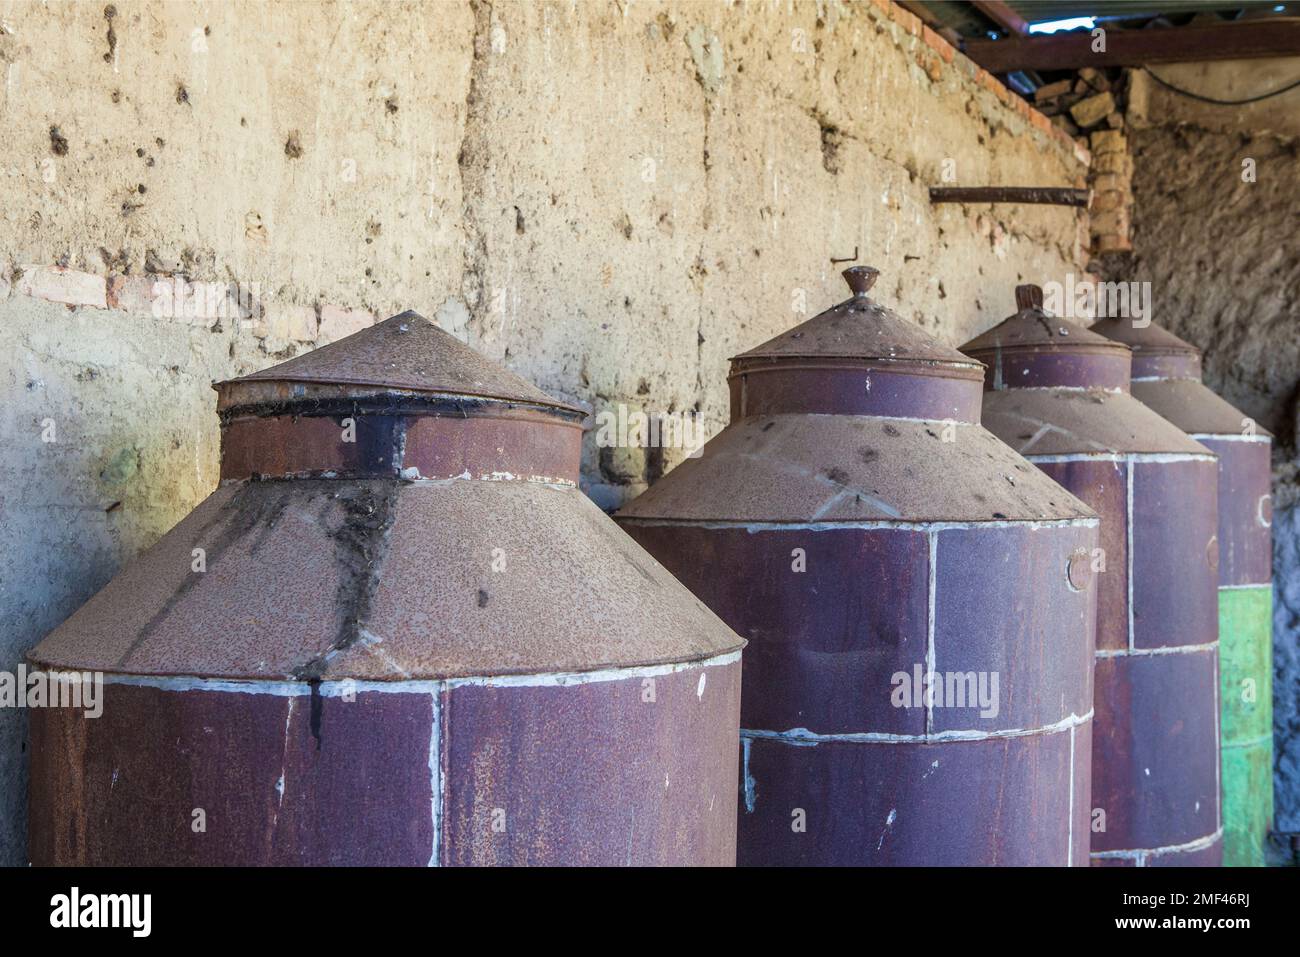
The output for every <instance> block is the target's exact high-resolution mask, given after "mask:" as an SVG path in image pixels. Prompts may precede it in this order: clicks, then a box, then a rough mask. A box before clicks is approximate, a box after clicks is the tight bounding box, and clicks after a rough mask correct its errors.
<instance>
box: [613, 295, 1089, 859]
mask: <svg viewBox="0 0 1300 957" xmlns="http://www.w3.org/2000/svg"><path fill="white" fill-rule="evenodd" d="M847 278H848V279H849V281H850V286H851V288H853V289H854V292H855V296H854V298H853V299H851V300H849V301H848V302H846V303H842V304H840V305H839V306H837V307H835V308H834V309H832V310H829V311H828V313H824V314H822V315H821V316H818V317H815V318H813V319H811V320H809V321H808V322H807V323H806V324H805V325H804V326H800V327H797V328H796V329H794V330H791V331H790V332H788V333H786V334H784V335H783V336H781V337H778V340H776V341H775V344H774V345H765V346H760V347H758V348H757V349H754V350H751V351H750V352H747V353H745V354H744V355H742V356H739V357H737V358H736V359H735V360H733V366H732V373H731V381H732V386H733V393H732V394H733V406H732V410H733V421H732V424H731V425H730V426H729V427H728V428H727V429H725V430H724V431H723V432H722V433H721V434H720V435H718V436H717V437H715V438H714V439H713V440H711V441H710V442H709V443H708V444H707V445H706V446H705V447H704V449H703V452H702V454H701V456H700V457H699V458H695V459H688V460H687V461H686V462H684V463H682V464H681V465H680V466H678V467H677V468H676V469H674V470H673V471H672V472H671V473H669V474H668V475H667V476H665V477H664V478H663V479H661V480H660V481H659V482H657V483H656V484H655V485H654V486H653V487H652V488H651V489H650V490H649V491H647V492H646V493H645V494H644V495H642V496H641V497H640V498H638V499H636V500H635V501H633V502H632V503H630V504H629V505H628V506H627V507H626V508H624V510H623V511H622V512H620V514H619V516H618V518H619V521H620V523H621V524H622V525H623V527H624V528H625V529H627V530H628V531H629V532H630V533H631V534H632V535H633V536H634V537H636V539H637V540H638V541H639V542H640V543H642V544H643V545H644V546H645V547H646V548H647V549H648V550H649V551H650V552H651V553H652V554H654V555H655V556H656V557H658V558H659V559H660V561H662V562H663V563H664V565H665V567H666V568H667V569H668V570H669V571H671V572H673V573H674V574H675V575H676V576H677V577H678V578H679V579H680V580H681V581H683V582H684V583H685V584H687V585H688V586H689V587H690V588H691V590H692V591H694V592H695V593H696V595H697V596H699V597H700V598H701V599H703V601H704V602H705V603H706V604H707V605H709V607H711V608H712V609H714V610H715V611H716V612H717V613H718V614H719V615H720V616H721V617H722V619H723V620H724V621H726V622H728V623H729V624H730V625H731V626H732V627H733V628H735V629H736V631H737V632H739V633H740V634H741V635H743V636H745V637H746V638H747V639H748V640H749V642H750V643H749V645H748V647H747V649H746V651H745V660H744V665H743V686H744V693H743V696H742V702H741V708H742V722H741V723H742V726H743V730H742V732H741V753H742V773H741V777H742V780H741V794H742V807H741V811H740V825H739V850H738V858H739V860H740V862H741V863H746V864H795V863H806V864H867V863H880V864H941V863H961V864H995V863H1022V864H1054V865H1065V864H1070V863H1076V864H1082V863H1085V862H1086V860H1087V810H1088V807H1089V802H1088V797H1087V795H1088V790H1089V780H1090V777H1089V763H1088V761H1087V760H1084V759H1082V756H1083V755H1086V753H1087V748H1088V742H1089V741H1090V737H1089V726H1090V721H1091V700H1092V685H1091V682H1092V654H1093V629H1094V614H1095V589H1094V588H1093V587H1092V583H1091V576H1087V575H1084V574H1083V573H1082V572H1081V571H1080V570H1079V556H1080V554H1082V553H1090V552H1091V550H1092V548H1093V547H1094V546H1095V545H1096V535H1097V527H1096V518H1095V516H1094V515H1093V513H1092V512H1091V511H1090V510H1089V509H1088V508H1087V507H1086V506H1084V505H1083V504H1082V503H1081V502H1079V501H1078V500H1077V499H1075V498H1073V497H1072V496H1070V495H1069V494H1068V493H1066V492H1065V491H1064V490H1062V489H1060V488H1059V487H1057V486H1056V485H1054V484H1053V483H1052V482H1050V481H1048V480H1047V479H1046V478H1045V477H1044V476H1042V475H1041V473H1039V472H1038V471H1037V470H1036V469H1034V468H1032V467H1031V466H1029V465H1028V464H1027V463H1026V462H1024V461H1023V460H1022V459H1021V458H1020V457H1019V456H1016V455H1015V454H1014V453H1012V452H1011V450H1010V449H1008V448H1007V447H1006V446H1005V445H1003V444H1002V443H1000V442H998V441H996V440H995V439H994V438H993V437H992V436H991V435H990V434H989V433H988V432H987V431H985V430H984V429H983V428H982V427H981V426H980V425H978V424H976V423H974V422H973V421H969V422H968V421H962V420H961V419H959V418H958V417H957V415H952V416H951V417H950V418H949V419H948V421H943V420H942V419H940V418H935V419H930V420H926V419H925V418H924V417H923V416H922V415H917V414H916V413H915V412H914V413H913V415H912V416H911V417H909V418H905V417H902V416H903V415H904V414H905V413H906V412H907V411H908V410H909V408H910V409H912V410H926V409H930V408H934V407H936V406H942V405H943V403H948V406H946V408H953V407H955V409H956V410H957V411H958V412H960V411H961V410H966V413H967V414H972V417H973V413H976V412H978V408H979V394H980V390H981V381H982V378H983V373H982V370H981V368H980V367H979V366H978V364H976V363H974V362H971V361H970V360H968V359H962V358H960V357H957V358H953V356H952V354H951V350H948V349H946V348H945V347H943V346H942V345H941V344H939V343H937V342H934V341H933V340H931V339H929V337H928V336H926V335H925V334H924V333H923V332H922V331H921V330H920V329H919V328H917V327H916V326H913V325H910V324H908V323H906V322H905V320H902V319H900V318H899V317H897V316H895V315H893V314H892V313H890V312H889V311H888V310H885V309H883V308H882V307H880V306H879V305H877V304H875V303H872V302H871V301H870V300H868V299H866V297H865V292H866V288H868V287H869V284H870V281H871V280H872V279H873V278H874V270H865V269H859V270H850V271H849V272H848V273H847ZM801 333H802V334H801ZM756 368H759V369H762V371H761V372H759V373H757V374H755V372H754V370H755V369H756ZM788 369H790V370H794V371H795V372H796V373H797V374H798V375H800V376H804V379H803V386H802V388H805V389H806V391H807V393H808V395H805V396H801V395H799V388H795V387H793V386H787V384H786V383H787V382H790V381H793V380H783V379H782V376H783V375H784V374H785V373H786V371H787V370H788ZM886 375H897V376H899V377H900V379H901V380H904V382H905V384H904V386H903V387H901V388H899V389H892V390H890V389H880V390H878V389H877V387H876V383H877V382H879V381H881V378H882V377H883V376H886ZM853 376H856V383H853V380H852V378H851V377H853ZM738 380H739V381H742V382H745V386H744V392H743V393H742V394H741V396H740V397H739V398H738V395H737V382H738ZM868 381H870V382H871V387H870V389H868V388H867V382H868ZM845 383H849V384H848V385H845ZM854 384H855V385H856V388H853V387H851V386H852V385H854ZM823 385H824V386H825V388H824V389H823V388H822V386H823ZM758 396H761V399H759V398H756V397H758ZM909 403H911V405H910V406H909ZM756 408H757V409H762V410H763V411H762V413H761V414H760V413H757V412H755V411H754V410H755V409H756ZM809 412H813V413H814V414H808V413H809ZM1080 585H1082V587H1080ZM1009 609H1014V612H1012V611H1010V610H1009ZM993 674H996V675H997V676H998V682H999V689H998V694H997V696H996V700H997V707H996V708H988V707H982V708H981V707H975V706H974V704H973V702H972V701H971V700H970V699H969V698H965V699H963V700H960V701H950V702H948V703H945V702H943V701H940V702H939V703H938V704H937V705H936V704H935V703H934V702H930V701H926V700H924V698H923V697H922V696H920V695H918V697H917V698H916V700H915V703H911V702H902V701H901V699H899V698H897V697H896V696H895V694H894V693H895V692H897V691H898V690H899V689H900V688H901V687H902V686H903V685H904V684H908V685H909V687H911V686H913V685H912V684H911V681H912V679H914V680H915V683H918V684H919V683H920V682H922V681H923V680H924V677H925V676H926V675H930V676H937V677H939V679H940V681H941V682H942V681H943V676H945V675H962V676H965V675H970V676H971V678H972V679H974V678H976V676H978V675H983V676H985V678H988V677H989V676H990V675H993ZM900 675H901V676H903V680H902V681H900V680H898V679H899V676H900ZM974 694H975V692H974V690H972V695H974ZM949 705H951V706H949ZM1075 759H1078V760H1075Z"/></svg>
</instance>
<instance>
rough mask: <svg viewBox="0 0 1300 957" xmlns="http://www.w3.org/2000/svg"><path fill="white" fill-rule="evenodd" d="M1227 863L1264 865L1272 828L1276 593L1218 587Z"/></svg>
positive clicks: (1264, 589)
mask: <svg viewBox="0 0 1300 957" xmlns="http://www.w3.org/2000/svg"><path fill="white" fill-rule="evenodd" d="M1219 708H1220V720H1221V729H1220V732H1221V735H1222V742H1223V863H1224V864H1225V865H1229V866H1233V867H1257V866H1262V865H1263V863H1264V842H1265V839H1266V837H1267V835H1268V831H1269V828H1270V827H1271V826H1272V822H1273V589H1272V587H1271V586H1269V585H1261V586H1259V587H1258V588H1221V589H1219Z"/></svg>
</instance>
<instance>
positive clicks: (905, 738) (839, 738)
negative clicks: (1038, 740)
mask: <svg viewBox="0 0 1300 957" xmlns="http://www.w3.org/2000/svg"><path fill="white" fill-rule="evenodd" d="M1092 717H1093V709H1091V708H1089V709H1088V711H1087V712H1086V713H1084V714H1082V715H1078V714H1071V715H1070V716H1069V717H1066V718H1062V719H1061V720H1060V721H1056V722H1053V723H1052V724H1047V725H1043V726H1042V727H1041V728H1007V729H999V730H997V731H936V732H934V733H933V734H931V733H926V734H894V733H893V732H889V731H845V732H839V733H834V732H832V733H829V734H822V733H819V732H816V731H809V730H808V729H807V728H791V729H790V730H789V731H764V730H761V729H757V728H741V729H740V736H741V738H756V739H759V738H761V739H762V740H764V741H779V742H781V743H782V744H790V745H794V746H795V747H811V746H815V745H818V744H835V743H843V744H942V743H945V742H949V741H993V740H997V739H999V738H1026V737H1030V736H1033V735H1049V734H1057V733H1059V732H1061V731H1067V730H1070V729H1071V728H1076V727H1078V726H1079V725H1081V724H1086V723H1087V722H1089V721H1091V720H1092Z"/></svg>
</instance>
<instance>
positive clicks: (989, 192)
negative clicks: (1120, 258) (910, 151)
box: [930, 186, 1089, 207]
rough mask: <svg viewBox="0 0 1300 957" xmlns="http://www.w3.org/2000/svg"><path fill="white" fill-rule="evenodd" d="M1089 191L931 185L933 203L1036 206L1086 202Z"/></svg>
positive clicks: (1056, 188)
mask: <svg viewBox="0 0 1300 957" xmlns="http://www.w3.org/2000/svg"><path fill="white" fill-rule="evenodd" d="M1088 196H1089V191H1088V190H1086V189H1071V188H1069V187H1062V186H931V187H930V202H932V203H1026V204H1033V205H1038V206H1079V207H1086V206H1087V205H1088Z"/></svg>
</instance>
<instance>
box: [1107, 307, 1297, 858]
mask: <svg viewBox="0 0 1300 957" xmlns="http://www.w3.org/2000/svg"><path fill="white" fill-rule="evenodd" d="M1093 328H1094V330H1096V331H1098V332H1101V333H1103V334H1105V335H1107V336H1109V337H1111V338H1114V339H1117V340H1120V341H1123V342H1125V343H1127V344H1129V345H1130V346H1131V347H1132V348H1133V350H1134V370H1135V371H1134V374H1135V375H1137V373H1138V371H1139V368H1140V371H1141V373H1142V374H1143V375H1142V378H1141V380H1140V381H1134V383H1133V395H1134V397H1135V398H1137V399H1139V400H1140V401H1142V403H1143V404H1145V405H1146V406H1148V407H1149V408H1151V409H1153V410H1154V411H1156V412H1157V413H1159V414H1160V415H1161V416H1163V417H1164V418H1166V419H1168V420H1169V421H1170V422H1172V423H1173V424H1174V425H1176V426H1178V427H1179V428H1180V429H1182V430H1183V431H1184V432H1186V433H1188V434H1189V435H1192V436H1194V437H1195V438H1196V439H1197V440H1198V441H1199V442H1200V443H1201V444H1203V445H1204V446H1205V447H1206V448H1208V449H1210V450H1211V451H1212V452H1214V453H1215V454H1216V455H1218V457H1219V495H1218V516H1219V520H1218V559H1219V577H1218V582H1219V589H1220V591H1219V631H1220V634H1219V642H1220V670H1221V677H1220V688H1219V692H1220V693H1219V702H1220V734H1221V741H1222V747H1223V776H1222V783H1223V807H1224V863H1226V864H1232V865H1249V866H1259V865H1262V864H1264V863H1265V853H1264V844H1265V841H1266V839H1267V834H1268V831H1269V830H1270V828H1271V826H1272V818H1273V800H1272V797H1273V795H1272V786H1271V781H1272V763H1273V741H1272V725H1273V722H1272V661H1273V648H1272V558H1273V556H1272V538H1271V531H1270V528H1271V525H1272V497H1271V494H1270V480H1271V473H1272V468H1271V450H1272V444H1271V436H1270V435H1269V433H1268V432H1267V431H1265V430H1264V429H1261V428H1259V427H1258V426H1257V425H1256V424H1255V423H1254V421H1253V420H1251V419H1250V418H1249V417H1248V416H1246V415H1244V414H1243V413H1242V412H1241V411H1240V410H1239V409H1236V408H1234V407H1233V406H1232V405H1230V404H1229V403H1227V402H1226V401H1224V400H1223V399H1222V398H1220V397H1219V396H1217V395H1215V394H1214V393H1213V392H1211V391H1210V390H1209V389H1208V388H1206V387H1205V385H1203V384H1202V383H1201V380H1200V375H1201V358H1200V351H1199V350H1198V349H1197V348H1196V347H1195V346H1193V345H1192V344H1191V343H1188V342H1185V341H1183V340H1182V339H1180V338H1178V337H1177V336H1175V335H1173V334H1172V333H1170V332H1169V331H1167V330H1165V329H1161V328H1160V327H1159V326H1155V325H1150V324H1148V325H1143V326H1138V325H1135V324H1133V323H1132V322H1130V321H1127V320H1122V319H1103V320H1101V321H1100V322H1098V323H1097V324H1096V325H1094V326H1093Z"/></svg>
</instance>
